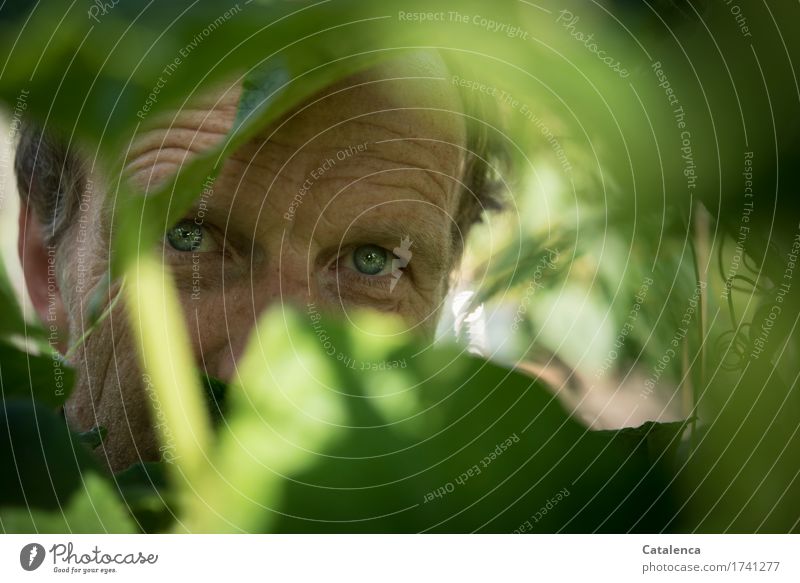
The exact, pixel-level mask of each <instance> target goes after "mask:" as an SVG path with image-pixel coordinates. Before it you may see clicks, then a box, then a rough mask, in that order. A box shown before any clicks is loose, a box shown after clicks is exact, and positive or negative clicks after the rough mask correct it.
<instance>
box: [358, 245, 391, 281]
mask: <svg viewBox="0 0 800 583" xmlns="http://www.w3.org/2000/svg"><path fill="white" fill-rule="evenodd" d="M354 255H355V256H354V258H353V259H354V263H355V266H356V269H358V270H359V271H360V272H361V273H364V274H366V275H375V274H376V273H380V272H381V270H382V269H383V268H384V266H385V265H386V249H384V248H383V247H378V246H377V245H363V246H361V247H359V248H358V249H356V251H355V254H354Z"/></svg>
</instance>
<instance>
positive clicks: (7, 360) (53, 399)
mask: <svg viewBox="0 0 800 583" xmlns="http://www.w3.org/2000/svg"><path fill="white" fill-rule="evenodd" d="M74 381H75V373H74V371H73V370H72V368H71V367H70V366H69V365H67V364H66V363H65V362H64V361H63V360H62V359H61V356H60V355H59V354H58V353H56V352H52V353H51V354H43V355H34V354H30V353H28V352H24V351H22V350H19V349H18V348H15V347H14V346H11V345H10V344H7V343H6V342H3V341H0V390H2V392H0V395H2V397H3V399H12V398H13V399H23V398H27V399H30V400H33V399H36V400H37V401H39V402H41V403H46V404H48V405H50V406H53V407H56V406H59V405H62V404H63V403H64V401H66V399H67V397H69V394H70V392H71V391H72V386H73V383H74Z"/></svg>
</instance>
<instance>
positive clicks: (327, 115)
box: [26, 55, 466, 470]
mask: <svg viewBox="0 0 800 583" xmlns="http://www.w3.org/2000/svg"><path fill="white" fill-rule="evenodd" d="M401 77H406V79H397V78H401ZM407 77H417V79H407ZM419 77H437V78H439V79H437V80H434V79H419ZM392 79H395V80H392ZM238 97H239V86H238V85H236V84H235V83H234V84H228V85H226V86H224V87H222V88H221V89H219V90H214V91H209V92H207V93H205V94H203V95H202V96H200V97H199V98H198V99H195V100H194V101H193V102H192V103H193V104H192V106H191V107H190V108H187V109H184V110H182V111H180V112H178V113H177V114H175V115H173V116H167V117H164V118H162V119H160V120H159V123H158V124H154V123H150V124H149V126H147V127H148V129H147V130H146V131H143V132H142V133H141V134H140V136H139V137H138V138H137V140H136V142H135V143H134V144H133V146H132V148H131V150H130V152H129V153H128V155H127V158H126V165H125V167H126V173H127V176H128V177H129V178H130V179H131V180H132V181H133V183H134V184H135V185H136V186H137V187H139V188H140V189H141V190H142V191H144V192H146V191H148V190H153V189H154V188H155V187H156V186H157V185H158V184H159V183H160V182H161V181H163V180H164V179H165V178H167V177H168V176H169V175H171V174H172V173H174V172H175V171H176V169H177V168H178V167H179V166H180V165H181V164H182V163H185V161H186V160H187V159H189V158H190V157H191V156H192V155H193V153H196V152H199V151H202V150H205V149H207V148H209V147H210V146H211V145H213V144H215V143H217V142H218V141H219V140H221V139H223V137H224V135H225V133H226V132H227V131H228V129H229V128H230V127H231V125H232V122H233V120H234V117H235V112H236V106H237V100H238ZM404 108H428V109H427V110H426V109H404ZM434 110H444V111H434ZM461 110H462V106H461V102H460V100H459V98H458V95H457V94H456V93H455V92H454V91H453V90H452V88H451V87H450V86H449V84H448V83H447V73H446V71H445V69H444V67H443V65H442V64H441V63H440V62H438V61H437V60H436V59H434V58H433V57H430V56H428V57H424V56H419V55H417V56H413V57H406V58H404V59H403V60H402V61H401V60H398V61H393V62H391V63H388V64H385V65H382V66H381V67H379V68H376V69H374V70H372V71H370V72H367V73H363V74H360V75H358V76H355V77H353V78H351V79H348V80H346V81H345V82H341V83H339V84H338V85H336V86H335V87H332V88H329V89H328V90H326V91H324V92H322V93H321V94H320V95H318V96H317V97H315V98H314V99H311V100H309V102H307V103H306V104H305V105H304V106H303V107H300V108H298V109H297V110H295V111H294V112H292V113H291V114H290V115H288V116H286V117H285V118H284V119H283V120H281V122H280V123H277V124H275V125H274V126H273V127H271V128H268V129H267V130H266V131H265V132H263V135H262V136H260V138H259V139H258V140H254V141H253V142H252V143H249V144H248V145H246V146H245V147H243V148H242V149H240V150H239V151H238V152H236V153H235V154H234V155H233V156H232V157H231V158H230V159H228V160H227V161H226V162H225V165H224V168H223V170H222V172H221V174H220V177H219V178H218V179H217V181H216V182H215V183H214V184H213V186H212V187H211V188H210V189H209V190H207V191H206V192H205V193H204V194H203V196H202V197H201V199H200V201H198V204H197V205H196V208H195V209H194V210H192V211H190V212H189V213H187V215H186V220H188V221H190V222H192V223H193V224H198V222H199V223H200V225H201V226H202V230H201V234H202V235H201V237H202V238H201V240H198V241H196V242H198V243H199V244H200V247H199V248H198V250H197V251H195V252H191V251H181V250H177V249H175V248H174V246H173V245H172V244H171V242H170V238H169V237H165V241H164V242H163V243H162V244H160V246H159V250H161V251H162V253H163V259H164V261H165V263H167V264H168V265H169V266H170V267H171V270H172V272H173V274H174V276H175V281H176V283H177V287H178V290H179V294H180V299H181V303H182V305H183V308H184V313H185V317H186V320H187V323H188V329H189V331H190V335H191V338H192V349H193V351H194V354H195V357H196V359H197V363H198V365H199V366H200V367H201V369H204V370H206V371H207V372H208V373H209V374H211V375H212V376H216V377H218V378H221V379H223V380H227V379H230V378H231V376H232V375H233V374H234V371H235V363H236V360H237V358H239V357H240V355H241V354H242V351H243V349H244V346H245V345H246V342H247V340H248V337H249V335H250V332H251V331H252V329H253V326H254V324H255V322H256V319H257V317H258V314H259V313H261V312H262V311H263V310H264V309H265V308H266V307H268V306H270V305H272V304H275V303H281V302H291V303H296V304H299V305H300V306H306V304H307V303H309V302H313V303H315V304H316V305H317V306H319V307H320V309H323V310H326V309H327V310H335V311H340V312H341V311H347V310H348V309H351V308H352V307H354V306H363V307H371V308H375V309H377V310H381V311H385V312H393V313H397V314H399V315H400V316H402V318H403V320H404V321H405V322H407V323H408V326H409V327H410V328H413V329H415V330H417V331H419V332H421V333H423V334H426V335H427V336H429V337H430V335H431V334H432V332H433V331H434V329H435V325H436V321H437V317H438V313H439V311H440V310H441V306H442V303H443V301H444V298H445V296H446V293H447V290H448V279H449V275H450V273H451V271H452V269H453V267H454V265H455V264H456V262H457V257H456V254H457V251H456V247H455V245H454V243H453V233H454V232H455V233H456V236H459V235H463V233H460V232H459V231H458V230H457V229H455V230H454V224H453V219H452V217H453V216H454V215H455V211H456V207H457V203H458V197H459V196H461V195H460V184H459V181H460V180H461V177H462V175H463V172H464V164H465V154H464V147H465V145H466V129H465V124H464V120H463V117H462V115H461ZM449 112H452V113H449ZM148 121H150V120H148ZM418 138H422V139H418ZM359 145H361V148H360V150H361V151H359V147H358V146H359ZM353 148H355V151H354V150H353ZM337 153H338V157H337ZM326 160H333V161H334V162H333V163H332V164H331V163H326ZM320 167H323V170H322V172H320V171H319V170H318V169H319V168H320ZM312 172H313V173H316V174H317V177H316V178H314V175H313V174H312ZM306 181H309V182H310V183H311V184H310V188H308V190H307V192H306V193H305V194H304V195H302V196H301V197H300V202H299V203H298V202H297V200H298V199H296V198H295V197H296V196H297V195H298V192H299V191H300V190H301V189H302V188H303V186H304V183H305V184H306V185H309V182H306ZM108 183H109V181H108V180H107V179H106V180H103V179H102V177H97V176H95V184H94V191H95V192H94V196H93V197H92V201H91V205H90V209H89V210H88V219H89V221H88V222H85V223H84V225H86V224H88V225H90V226H89V230H88V232H87V231H85V230H84V232H83V233H81V231H80V229H78V228H77V227H74V228H72V229H71V230H70V232H69V233H68V236H67V238H66V239H65V240H64V241H63V242H62V243H61V245H60V249H59V253H58V267H59V269H58V273H59V280H58V284H59V288H60V290H61V298H60V299H61V301H62V303H63V312H64V318H63V319H64V321H65V323H64V325H63V326H62V327H66V328H67V329H68V335H69V339H70V341H71V342H75V341H76V339H77V338H79V337H80V336H81V334H82V333H83V330H84V329H85V321H86V315H87V309H88V306H87V301H88V298H89V297H90V295H91V293H92V292H93V291H94V289H96V288H97V286H98V285H99V282H100V281H101V278H102V276H103V274H104V273H105V272H106V271H107V266H108V256H107V245H108V242H107V232H108V225H109V223H110V221H109V220H108V218H107V217H106V216H105V215H104V213H103V212H102V207H101V202H100V201H101V200H102V196H101V194H102V193H103V190H104V188H107V187H106V186H103V185H104V184H108ZM287 213H289V214H290V216H289V218H287ZM404 236H408V237H410V240H411V242H412V246H411V250H412V252H413V257H412V258H411V260H410V261H409V262H408V265H407V266H406V267H405V268H404V269H403V272H402V276H401V277H399V279H397V281H396V285H395V287H394V288H393V289H390V285H391V282H392V274H391V271H392V253H391V251H392V249H393V248H395V247H398V246H399V245H401V238H402V237H404ZM193 241H195V240H193ZM367 244H372V245H378V246H380V247H383V248H385V249H387V250H388V251H389V253H388V267H387V268H385V269H383V270H382V272H381V273H380V274H377V275H369V274H364V273H361V272H359V270H358V268H357V266H356V264H355V262H354V259H353V252H354V250H355V249H357V248H358V247H359V246H362V245H367ZM78 261H82V262H86V263H85V265H83V266H82V269H87V270H88V271H86V272H85V273H87V274H88V275H87V276H86V277H85V279H84V280H82V281H78V277H79V273H84V272H80V271H79V269H78V265H77V262H78ZM26 269H27V268H26ZM193 273H198V274H199V275H200V279H197V277H196V276H194V277H193ZM80 277H83V276H80ZM29 286H30V279H29ZM32 295H33V294H32ZM35 303H36V301H35ZM38 307H39V306H38V305H37V308H38ZM40 313H41V309H40ZM72 363H73V364H74V366H75V367H76V370H77V372H78V382H77V386H76V388H75V391H74V393H73V395H72V396H71V398H70V399H69V401H68V404H67V406H66V407H65V412H66V416H67V418H68V420H69V421H70V423H71V424H72V425H73V427H74V428H75V429H77V430H87V429H89V428H91V427H93V426H95V425H98V424H99V425H104V426H106V427H107V428H108V430H109V433H108V438H107V439H106V442H105V443H104V445H103V446H101V448H100V450H98V454H99V455H100V456H101V457H102V458H103V459H104V460H105V461H106V462H107V464H108V466H109V467H110V468H111V469H112V470H120V469H123V468H125V467H127V466H128V465H130V464H132V463H135V462H137V461H140V460H153V459H158V457H159V446H158V443H157V440H156V437H155V434H154V431H153V429H152V424H151V422H150V413H149V404H148V396H147V394H146V392H145V391H144V389H143V385H142V375H141V372H140V369H139V365H138V361H137V351H136V347H135V344H134V341H133V337H132V334H131V332H130V330H129V327H128V325H127V322H126V314H125V311H124V308H123V307H122V302H119V303H118V304H117V305H116V307H115V308H114V309H113V310H112V312H111V315H110V317H109V318H107V319H105V320H104V321H103V322H102V323H101V324H100V325H99V326H98V328H97V329H96V330H95V331H94V332H93V333H92V334H91V335H90V336H89V338H88V339H87V341H86V343H85V344H84V345H83V346H82V347H81V348H80V349H78V350H77V352H75V354H74V356H73V357H72Z"/></svg>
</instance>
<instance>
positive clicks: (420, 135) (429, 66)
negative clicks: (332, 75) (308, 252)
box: [127, 53, 466, 190]
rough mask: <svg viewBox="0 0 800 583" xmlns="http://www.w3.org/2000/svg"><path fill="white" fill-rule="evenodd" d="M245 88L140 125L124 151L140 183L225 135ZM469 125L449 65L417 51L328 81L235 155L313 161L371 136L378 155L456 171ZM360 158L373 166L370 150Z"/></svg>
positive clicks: (223, 89)
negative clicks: (142, 127) (144, 127)
mask: <svg viewBox="0 0 800 583" xmlns="http://www.w3.org/2000/svg"><path fill="white" fill-rule="evenodd" d="M240 95H241V85H240V83H238V82H231V83H227V84H222V85H220V86H218V87H216V88H212V89H208V90H206V91H205V92H204V93H202V94H200V95H198V96H196V97H195V98H194V99H192V100H190V105H188V106H187V107H185V108H183V109H181V110H179V111H177V112H174V113H173V114H171V115H165V116H162V117H161V118H159V119H158V120H157V122H156V123H155V124H154V125H152V126H151V127H149V129H147V130H145V131H143V132H142V133H141V134H140V135H139V136H138V138H137V139H136V141H135V142H134V144H133V147H132V148H131V150H130V152H129V153H128V156H127V168H128V170H129V173H130V175H131V176H132V177H133V179H134V180H135V182H137V183H139V184H140V185H141V186H142V187H145V189H146V190H151V189H152V188H153V186H154V184H156V183H159V182H160V181H161V180H163V179H165V178H166V177H168V176H169V175H170V174H171V173H173V172H175V171H176V170H177V168H178V167H179V166H180V165H181V164H183V163H185V162H186V160H187V159H188V158H190V157H191V156H192V155H194V154H195V153H197V152H200V151H203V150H207V149H209V148H210V147H212V146H214V145H215V144H217V143H219V142H220V141H222V140H224V139H225V137H226V135H227V133H228V131H229V130H230V129H231V127H232V126H233V123H234V120H235V118H236V111H237V106H238V101H239V97H240ZM465 128H466V125H465V121H464V118H463V111H462V104H461V100H460V98H459V96H458V94H457V92H456V91H455V89H454V88H453V86H452V85H451V84H450V83H449V82H448V76H447V71H446V68H445V67H444V64H443V63H442V61H441V60H440V59H439V58H437V57H436V56H434V55H432V54H427V53H415V54H410V55H408V56H405V57H403V58H397V59H395V60H392V61H388V62H386V63H384V64H382V65H380V66H377V67H374V68H372V69H370V70H368V71H365V72H362V73H359V74H356V75H353V76H351V77H349V78H347V79H344V80H342V81H340V82H338V83H336V84H334V85H332V86H330V87H328V88H327V89H325V90H324V91H322V92H320V93H319V94H318V95H315V96H313V97H312V98H310V99H308V100H307V101H306V102H305V103H303V104H302V105H300V106H298V107H297V108H295V109H294V110H293V111H292V112H290V113H288V114H287V115H285V116H284V117H283V118H282V119H280V120H279V121H278V122H276V123H274V124H273V125H271V126H270V127H268V128H266V129H265V130H264V131H262V132H261V134H260V135H259V136H257V137H256V138H255V139H254V140H252V141H251V142H250V143H249V144H247V145H246V146H244V147H243V148H241V150H240V151H239V152H237V153H236V155H235V158H238V159H239V160H249V161H251V162H253V163H254V164H257V165H273V166H274V165H275V164H280V165H281V166H285V165H286V164H287V163H288V162H292V163H294V164H296V165H299V166H303V165H304V163H306V164H307V163H309V162H310V163H311V166H312V167H313V165H314V163H315V162H314V160H313V158H319V157H320V155H321V154H323V153H330V152H331V151H333V152H336V151H338V150H342V149H344V150H349V149H350V148H351V147H353V146H357V145H358V144H364V143H365V142H367V143H370V144H373V145H374V147H373V148H372V153H373V154H374V155H375V157H376V158H378V159H380V158H381V157H384V158H385V159H386V160H387V161H391V160H394V161H396V162H406V163H407V165H408V166H417V167H420V168H427V169H430V170H432V171H437V170H438V171H441V172H445V173H448V174H453V173H454V172H455V171H457V170H458V169H454V168H452V163H453V161H454V158H456V159H457V160H456V162H461V158H463V148H464V147H465V145H466V129H465ZM454 154H461V155H456V156H454ZM304 158H311V160H308V159H306V160H304ZM360 158H361V160H362V161H363V162H364V163H365V164H367V165H368V159H369V158H370V156H361V157H360ZM310 169H311V167H309V168H308V170H310ZM295 170H297V168H295Z"/></svg>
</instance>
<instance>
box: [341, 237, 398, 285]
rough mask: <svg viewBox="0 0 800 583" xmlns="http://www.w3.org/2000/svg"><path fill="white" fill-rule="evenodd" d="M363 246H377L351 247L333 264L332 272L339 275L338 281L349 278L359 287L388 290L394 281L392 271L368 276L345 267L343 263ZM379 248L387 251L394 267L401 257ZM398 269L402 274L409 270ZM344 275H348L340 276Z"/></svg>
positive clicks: (361, 244)
mask: <svg viewBox="0 0 800 583" xmlns="http://www.w3.org/2000/svg"><path fill="white" fill-rule="evenodd" d="M363 245H375V244H374V243H359V244H357V245H352V246H350V247H349V248H348V249H347V250H346V251H345V252H344V253H342V254H341V255H339V256H338V257H337V258H336V260H335V261H333V262H332V264H331V267H330V269H331V271H335V272H336V273H337V279H338V278H339V277H347V278H349V279H351V280H353V281H355V282H357V283H358V284H359V285H362V286H366V287H370V288H373V289H379V290H388V289H389V285H390V282H391V280H392V272H391V271H390V272H389V273H387V274H384V275H367V274H365V273H360V272H359V271H357V270H356V269H351V268H349V267H345V266H343V265H342V262H343V261H344V260H345V259H346V258H347V257H349V256H352V254H353V253H355V251H356V249H358V248H359V247H361V246H363ZM377 246H378V247H381V248H382V249H383V250H385V251H386V254H387V260H388V261H389V265H390V266H392V265H393V263H394V260H395V259H400V258H399V257H397V255H395V254H394V253H393V252H392V251H390V250H389V249H386V248H385V247H382V246H381V245H377ZM398 267H399V269H400V271H401V272H402V273H405V271H406V270H407V269H408V266H406V267H400V266H398ZM343 273H344V274H346V275H340V274H343Z"/></svg>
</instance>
